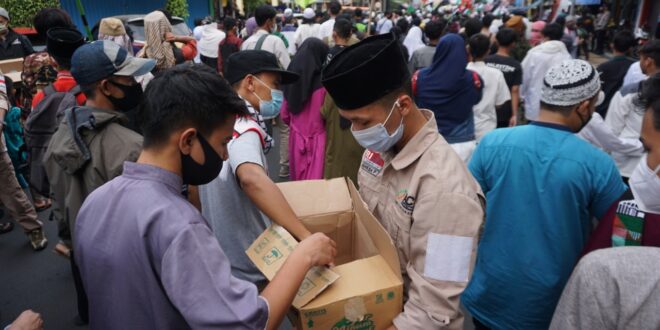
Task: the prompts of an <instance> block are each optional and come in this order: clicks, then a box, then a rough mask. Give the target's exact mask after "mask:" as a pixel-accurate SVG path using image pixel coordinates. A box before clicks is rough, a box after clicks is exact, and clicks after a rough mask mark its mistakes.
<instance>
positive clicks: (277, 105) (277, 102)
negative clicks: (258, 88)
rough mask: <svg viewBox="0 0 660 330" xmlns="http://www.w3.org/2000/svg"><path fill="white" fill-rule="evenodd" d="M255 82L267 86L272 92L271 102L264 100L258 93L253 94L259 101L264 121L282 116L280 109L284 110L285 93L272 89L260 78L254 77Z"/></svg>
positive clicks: (260, 112)
mask: <svg viewBox="0 0 660 330" xmlns="http://www.w3.org/2000/svg"><path fill="white" fill-rule="evenodd" d="M254 79H255V80H257V81H258V82H260V83H261V84H262V85H264V86H266V88H268V89H269V90H270V97H271V100H270V101H266V100H262V99H261V98H260V97H259V95H257V93H255V92H252V93H253V94H254V96H256V97H257V99H259V114H260V115H261V117H263V118H264V119H273V118H275V117H277V116H278V115H279V114H280V109H281V108H282V102H284V92H282V91H281V90H279V89H272V88H270V87H269V86H268V85H266V83H264V82H263V81H261V80H260V79H259V78H257V77H254Z"/></svg>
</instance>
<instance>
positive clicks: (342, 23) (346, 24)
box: [333, 18, 353, 39]
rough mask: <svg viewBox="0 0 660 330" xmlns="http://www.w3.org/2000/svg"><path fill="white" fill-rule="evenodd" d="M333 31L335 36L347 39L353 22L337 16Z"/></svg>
mask: <svg viewBox="0 0 660 330" xmlns="http://www.w3.org/2000/svg"><path fill="white" fill-rule="evenodd" d="M333 31H335V33H337V36H338V37H339V38H342V39H348V38H350V37H351V32H352V31H353V24H351V21H349V20H347V19H343V18H338V19H336V20H335V26H334V28H333Z"/></svg>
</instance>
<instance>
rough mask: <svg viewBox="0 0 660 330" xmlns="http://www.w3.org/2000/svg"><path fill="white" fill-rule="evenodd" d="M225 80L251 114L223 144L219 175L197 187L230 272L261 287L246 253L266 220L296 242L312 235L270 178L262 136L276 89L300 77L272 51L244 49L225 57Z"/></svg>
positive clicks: (273, 111)
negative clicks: (225, 157)
mask: <svg viewBox="0 0 660 330" xmlns="http://www.w3.org/2000/svg"><path fill="white" fill-rule="evenodd" d="M225 78H226V79H227V81H229V83H230V84H231V85H232V86H233V88H234V90H235V91H236V92H237V93H238V95H239V96H240V97H241V98H242V99H243V100H244V101H245V105H246V107H247V109H248V111H249V115H246V116H242V117H240V118H238V119H237V120H236V124H235V125H234V135H233V139H232V140H231V142H229V144H228V145H227V151H228V153H229V160H228V161H227V162H226V164H225V165H226V166H224V167H223V169H222V171H221V172H220V175H219V176H218V177H217V178H216V179H215V180H213V181H212V182H210V183H209V184H207V185H203V186H200V187H199V195H200V201H201V203H202V214H203V215H204V217H205V218H206V219H208V220H209V223H210V225H211V227H212V228H213V232H214V234H215V236H216V237H217V238H218V241H219V242H220V246H222V249H223V250H224V251H225V253H226V254H227V257H228V258H229V260H230V261H231V265H232V274H233V275H234V276H236V277H238V278H241V279H244V280H246V281H250V282H252V283H255V284H257V286H258V287H260V288H261V287H263V286H265V284H266V278H265V277H264V276H263V275H262V274H261V272H260V271H259V270H258V269H257V268H256V266H254V264H253V263H252V261H250V259H248V257H247V255H246V254H245V250H247V249H248V247H249V246H250V245H251V244H252V242H254V240H256V239H257V237H258V236H259V235H260V234H261V233H262V232H263V231H264V230H266V228H267V227H268V226H269V225H270V221H271V220H272V221H274V222H275V223H277V224H279V225H281V226H282V227H284V228H285V229H287V230H288V231H289V232H290V233H291V234H292V235H293V236H295V237H296V238H297V239H298V240H303V239H304V238H306V237H307V236H309V235H310V232H309V231H308V230H307V229H306V228H305V227H304V226H303V225H302V223H301V222H300V221H299V220H298V218H297V217H296V215H295V213H293V210H292V209H291V207H290V206H289V204H288V203H287V201H286V199H285V198H284V195H282V192H281V191H280V190H279V188H277V186H276V185H275V183H274V182H273V181H272V180H271V179H270V177H269V176H268V166H267V162H266V155H265V154H266V153H267V152H268V151H269V150H270V147H271V145H272V143H273V139H272V138H271V137H270V136H268V133H267V132H266V127H265V123H264V120H263V117H273V116H276V115H277V114H278V113H279V109H280V106H281V103H280V102H281V100H282V98H281V97H282V94H281V91H279V85H280V84H288V83H292V82H294V81H296V80H297V79H298V75H297V74H295V73H292V72H289V71H286V70H283V69H281V68H280V66H279V64H278V62H277V58H276V57H275V55H273V54H272V53H269V52H266V51H263V50H246V51H241V52H238V53H235V54H233V55H231V56H230V57H229V59H228V60H227V71H226V73H225ZM262 116H263V117H262Z"/></svg>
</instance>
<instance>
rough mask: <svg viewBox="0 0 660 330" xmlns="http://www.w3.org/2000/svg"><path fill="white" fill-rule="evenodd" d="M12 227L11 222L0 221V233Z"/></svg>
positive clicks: (6, 231) (4, 232)
mask: <svg viewBox="0 0 660 330" xmlns="http://www.w3.org/2000/svg"><path fill="white" fill-rule="evenodd" d="M13 229H14V224H13V223H11V222H0V235H1V234H6V233H8V232H10V231H12V230H13Z"/></svg>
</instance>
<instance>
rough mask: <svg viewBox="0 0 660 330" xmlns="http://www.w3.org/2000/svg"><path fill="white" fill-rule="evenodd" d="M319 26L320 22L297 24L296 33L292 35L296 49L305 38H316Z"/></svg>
mask: <svg viewBox="0 0 660 330" xmlns="http://www.w3.org/2000/svg"><path fill="white" fill-rule="evenodd" d="M320 28H321V25H320V24H301V25H300V26H298V29H297V30H296V34H295V36H294V37H293V43H294V44H295V45H296V49H298V48H300V45H302V43H303V42H304V41H305V40H307V38H318V37H319V29H320Z"/></svg>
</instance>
